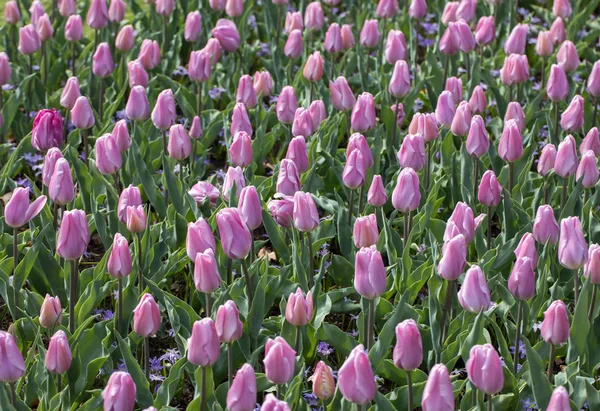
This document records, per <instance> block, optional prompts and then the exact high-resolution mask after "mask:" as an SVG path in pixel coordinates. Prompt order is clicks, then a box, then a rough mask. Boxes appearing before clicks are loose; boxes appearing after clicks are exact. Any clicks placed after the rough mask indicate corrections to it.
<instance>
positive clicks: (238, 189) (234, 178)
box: [221, 167, 246, 201]
mask: <svg viewBox="0 0 600 411" xmlns="http://www.w3.org/2000/svg"><path fill="white" fill-rule="evenodd" d="M234 184H235V196H236V197H238V198H239V196H240V194H241V193H242V188H244V187H246V179H245V178H244V171H243V170H242V168H241V167H229V168H228V169H227V174H225V178H224V179H223V187H221V192H222V195H223V199H224V200H225V201H229V191H231V189H232V188H233V185H234Z"/></svg>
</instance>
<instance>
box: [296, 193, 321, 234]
mask: <svg viewBox="0 0 600 411" xmlns="http://www.w3.org/2000/svg"><path fill="white" fill-rule="evenodd" d="M293 219H294V227H296V229H298V230H300V231H303V232H311V231H313V230H314V229H315V228H317V227H318V226H319V212H318V211H317V206H316V205H315V201H314V200H313V198H312V195H311V194H310V193H304V192H302V191H297V192H296V193H295V194H294V209H293Z"/></svg>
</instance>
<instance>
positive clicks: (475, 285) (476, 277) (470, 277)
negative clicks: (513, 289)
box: [458, 265, 490, 313]
mask: <svg viewBox="0 0 600 411" xmlns="http://www.w3.org/2000/svg"><path fill="white" fill-rule="evenodd" d="M458 301H459V302H460V305H461V306H462V308H464V309H465V310H467V311H470V312H472V313H478V312H480V311H485V310H487V309H488V307H489V306H490V289H489V288H488V285H487V282H486V281H485V275H484V274H483V271H482V270H481V268H479V266H477V265H473V266H471V268H469V269H468V270H467V273H466V274H465V281H464V282H463V285H462V287H461V289H460V291H459V292H458Z"/></svg>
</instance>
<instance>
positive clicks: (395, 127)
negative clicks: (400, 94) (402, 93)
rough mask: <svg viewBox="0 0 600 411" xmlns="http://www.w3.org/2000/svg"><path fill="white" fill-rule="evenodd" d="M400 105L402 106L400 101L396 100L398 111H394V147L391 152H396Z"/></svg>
mask: <svg viewBox="0 0 600 411" xmlns="http://www.w3.org/2000/svg"><path fill="white" fill-rule="evenodd" d="M398 104H400V99H396V109H395V110H394V124H392V147H391V150H390V151H391V152H393V151H394V148H395V147H396V133H397V132H396V130H397V129H398Z"/></svg>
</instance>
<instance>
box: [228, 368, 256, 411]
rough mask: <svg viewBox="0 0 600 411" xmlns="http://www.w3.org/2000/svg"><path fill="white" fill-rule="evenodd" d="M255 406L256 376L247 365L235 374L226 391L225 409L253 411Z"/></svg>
mask: <svg viewBox="0 0 600 411" xmlns="http://www.w3.org/2000/svg"><path fill="white" fill-rule="evenodd" d="M255 406H256V374H255V373H254V368H252V366H251V365H250V364H248V363H246V364H244V365H242V367H241V368H240V369H239V370H238V371H237V372H236V374H235V377H234V378H233V382H232V383H231V387H229V390H228V391H227V409H228V410H230V411H253V410H254V407H255Z"/></svg>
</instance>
